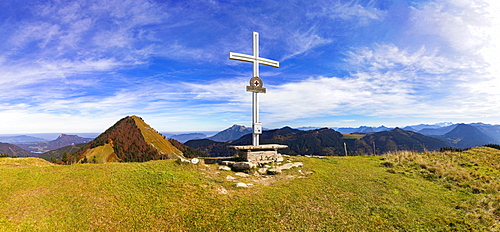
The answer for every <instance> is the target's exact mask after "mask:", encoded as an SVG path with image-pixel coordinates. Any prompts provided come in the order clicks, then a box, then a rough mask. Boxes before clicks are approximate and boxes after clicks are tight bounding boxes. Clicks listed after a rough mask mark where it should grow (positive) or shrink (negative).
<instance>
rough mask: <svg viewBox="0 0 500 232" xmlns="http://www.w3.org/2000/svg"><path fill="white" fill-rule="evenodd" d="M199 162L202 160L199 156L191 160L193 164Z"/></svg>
mask: <svg viewBox="0 0 500 232" xmlns="http://www.w3.org/2000/svg"><path fill="white" fill-rule="evenodd" d="M199 162H200V160H199V159H198V158H193V159H192V160H191V163H192V164H198V163H199Z"/></svg>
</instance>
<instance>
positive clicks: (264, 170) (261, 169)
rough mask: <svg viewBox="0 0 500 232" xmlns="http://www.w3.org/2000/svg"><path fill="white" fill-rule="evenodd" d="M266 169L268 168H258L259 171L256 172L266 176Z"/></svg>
mask: <svg viewBox="0 0 500 232" xmlns="http://www.w3.org/2000/svg"><path fill="white" fill-rule="evenodd" d="M267 169H268V168H259V169H257V172H258V173H260V174H266V173H267Z"/></svg>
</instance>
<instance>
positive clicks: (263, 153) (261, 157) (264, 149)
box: [228, 144, 288, 163]
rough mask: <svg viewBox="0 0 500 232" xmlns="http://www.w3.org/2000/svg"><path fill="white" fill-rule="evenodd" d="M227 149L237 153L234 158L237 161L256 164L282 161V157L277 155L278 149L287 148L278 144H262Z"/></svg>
mask: <svg viewBox="0 0 500 232" xmlns="http://www.w3.org/2000/svg"><path fill="white" fill-rule="evenodd" d="M228 148H230V149H234V150H237V151H238V152H237V154H236V158H237V159H239V160H243V161H247V162H256V163H268V162H281V161H283V157H282V156H281V154H279V153H278V149H284V148H288V146H287V145H280V144H263V145H258V146H253V145H241V146H228Z"/></svg>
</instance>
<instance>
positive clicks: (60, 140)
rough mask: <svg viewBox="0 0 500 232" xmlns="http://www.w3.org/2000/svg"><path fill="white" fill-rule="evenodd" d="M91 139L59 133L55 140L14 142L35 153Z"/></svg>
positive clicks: (86, 141)
mask: <svg viewBox="0 0 500 232" xmlns="http://www.w3.org/2000/svg"><path fill="white" fill-rule="evenodd" d="M27 137H29V136H27ZM90 141H92V139H91V138H82V137H80V136H78V135H67V134H61V135H59V136H58V137H57V138H56V139H55V140H52V141H41V142H23V143H15V144H16V145H17V146H19V147H21V148H23V149H25V150H28V151H31V152H35V153H43V152H46V151H51V150H55V149H58V148H61V147H65V146H69V145H74V144H79V143H88V142H90Z"/></svg>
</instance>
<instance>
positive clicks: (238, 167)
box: [232, 162, 256, 172]
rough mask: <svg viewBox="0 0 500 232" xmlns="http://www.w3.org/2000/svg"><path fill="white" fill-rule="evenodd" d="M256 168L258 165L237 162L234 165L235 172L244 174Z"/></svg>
mask: <svg viewBox="0 0 500 232" xmlns="http://www.w3.org/2000/svg"><path fill="white" fill-rule="evenodd" d="M254 167H256V165H255V164H253V163H250V162H236V163H234V164H233V167H232V170H233V171H235V172H243V171H247V170H250V169H252V168H254Z"/></svg>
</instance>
